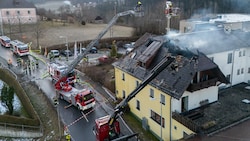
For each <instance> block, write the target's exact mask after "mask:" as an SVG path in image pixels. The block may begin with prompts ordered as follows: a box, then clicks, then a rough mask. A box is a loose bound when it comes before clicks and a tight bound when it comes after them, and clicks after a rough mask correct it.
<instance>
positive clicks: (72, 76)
mask: <svg viewBox="0 0 250 141" xmlns="http://www.w3.org/2000/svg"><path fill="white" fill-rule="evenodd" d="M67 68H68V66H67V65H63V64H61V63H59V62H50V63H48V64H47V70H48V72H49V75H50V76H51V78H52V82H57V81H59V79H60V78H61V77H62V74H63V72H64V71H66V70H67ZM61 81H64V82H67V84H69V85H71V86H74V83H75V82H76V72H75V71H74V70H72V71H71V72H69V73H68V74H67V77H65V78H64V79H63V80H61ZM58 84H60V83H58ZM57 87H61V86H57ZM58 89H59V88H58ZM70 90H71V88H70V87H69V89H68V90H66V89H65V91H70Z"/></svg>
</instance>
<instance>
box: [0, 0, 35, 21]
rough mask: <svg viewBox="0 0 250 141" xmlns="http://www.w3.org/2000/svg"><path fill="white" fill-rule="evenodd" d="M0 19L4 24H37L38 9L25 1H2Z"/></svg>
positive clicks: (0, 2) (0, 3)
mask: <svg viewBox="0 0 250 141" xmlns="http://www.w3.org/2000/svg"><path fill="white" fill-rule="evenodd" d="M0 17H1V23H3V24H30V23H36V22H37V15H36V7H35V6H34V4H32V3H30V2H27V1H25V0H2V1H0Z"/></svg>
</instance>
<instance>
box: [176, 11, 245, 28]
mask: <svg viewBox="0 0 250 141" xmlns="http://www.w3.org/2000/svg"><path fill="white" fill-rule="evenodd" d="M217 28H223V29H224V31H225V32H227V33H230V32H231V31H232V30H242V31H250V15H245V14H218V15H217V16H216V17H212V18H204V19H203V20H202V19H189V20H182V21H180V27H179V30H180V33H188V32H196V31H202V30H211V29H217Z"/></svg>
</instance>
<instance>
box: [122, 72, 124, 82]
mask: <svg viewBox="0 0 250 141" xmlns="http://www.w3.org/2000/svg"><path fill="white" fill-rule="evenodd" d="M122 80H123V81H125V74H124V73H122Z"/></svg>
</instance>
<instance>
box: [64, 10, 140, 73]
mask: <svg viewBox="0 0 250 141" xmlns="http://www.w3.org/2000/svg"><path fill="white" fill-rule="evenodd" d="M126 15H134V16H142V15H143V14H141V12H140V11H134V10H128V11H124V12H121V13H118V14H116V15H115V16H114V17H113V18H112V19H111V21H110V22H109V23H108V25H107V27H106V28H105V29H103V30H102V31H101V33H99V35H98V36H97V37H96V39H95V40H92V41H91V42H90V43H89V44H88V45H87V47H86V51H84V52H83V53H82V54H80V55H79V56H77V58H76V59H75V60H73V62H72V63H71V64H70V65H69V67H68V69H67V70H66V71H64V73H63V74H62V77H65V76H66V75H67V74H68V73H70V72H71V71H72V70H73V69H74V68H75V67H76V66H77V64H78V63H79V62H80V61H81V60H82V59H83V58H84V57H85V55H86V54H87V53H88V52H89V51H90V50H91V48H92V47H93V46H94V45H95V44H96V43H98V41H99V40H100V39H101V38H102V37H103V36H104V35H105V34H106V33H107V31H108V30H109V29H110V28H111V27H112V26H113V25H114V24H115V22H116V21H117V19H118V18H119V17H122V16H126Z"/></svg>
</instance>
